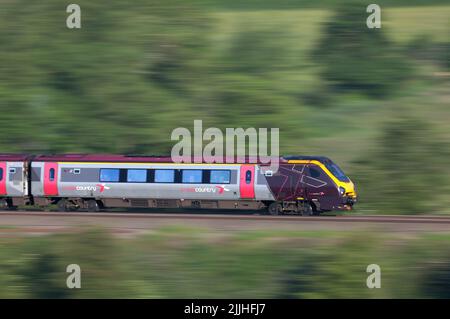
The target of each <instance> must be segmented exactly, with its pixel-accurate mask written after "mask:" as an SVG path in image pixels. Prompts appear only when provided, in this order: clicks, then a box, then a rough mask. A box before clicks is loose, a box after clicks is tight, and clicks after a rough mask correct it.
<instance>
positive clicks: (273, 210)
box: [267, 202, 283, 216]
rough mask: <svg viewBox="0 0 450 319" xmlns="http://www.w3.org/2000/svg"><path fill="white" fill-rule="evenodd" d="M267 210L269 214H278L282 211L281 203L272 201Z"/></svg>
mask: <svg viewBox="0 0 450 319" xmlns="http://www.w3.org/2000/svg"><path fill="white" fill-rule="evenodd" d="M267 211H268V212H269V214H270V215H274V216H276V215H280V214H281V212H282V211H283V209H282V207H281V204H280V203H278V202H273V203H272V204H270V205H269V208H268V209H267Z"/></svg>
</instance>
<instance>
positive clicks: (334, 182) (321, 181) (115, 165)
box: [31, 155, 356, 215]
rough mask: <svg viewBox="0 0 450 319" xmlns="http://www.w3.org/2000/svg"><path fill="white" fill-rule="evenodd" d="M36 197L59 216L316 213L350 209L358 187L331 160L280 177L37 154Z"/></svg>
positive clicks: (285, 164) (293, 165)
mask: <svg viewBox="0 0 450 319" xmlns="http://www.w3.org/2000/svg"><path fill="white" fill-rule="evenodd" d="M31 172H32V178H31V189H32V191H31V196H32V197H33V201H34V203H35V204H38V205H48V204H52V203H55V204H57V205H58V207H59V209H60V210H75V209H79V208H87V209H88V210H92V211H97V210H99V209H101V208H106V207H159V208H175V207H177V208H178V207H179V208H207V209H214V208H221V209H262V208H267V209H268V211H269V212H270V213H271V214H280V213H302V214H307V215H309V214H314V213H319V212H321V211H329V210H343V209H350V208H351V207H352V205H353V204H354V202H355V200H356V193H355V191H354V186H353V183H352V182H351V181H350V179H348V177H346V176H345V174H344V173H343V172H342V171H341V170H340V169H339V168H338V167H337V166H336V165H335V164H334V163H333V162H332V161H331V160H329V159H327V158H325V157H305V156H303V157H302V156H297V157H282V158H280V167H279V170H278V171H277V172H276V173H273V172H271V171H270V170H269V168H268V166H267V165H265V164H262V163H244V164H207V163H198V164H188V163H185V164H179V163H173V162H172V161H171V159H170V157H145V156H125V155H123V156H122V155H61V156H37V157H35V158H33V160H32V162H31Z"/></svg>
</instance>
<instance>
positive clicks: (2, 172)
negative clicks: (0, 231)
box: [0, 154, 29, 209]
mask: <svg viewBox="0 0 450 319" xmlns="http://www.w3.org/2000/svg"><path fill="white" fill-rule="evenodd" d="M28 158H29V155H22V154H0V208H1V209H8V208H10V209H11V208H14V207H17V206H19V205H26V204H28V203H29V196H28V195H29V189H28V187H29V185H28V179H27V175H28V171H27V169H28V166H27V163H28Z"/></svg>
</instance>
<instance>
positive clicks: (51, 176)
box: [44, 163, 58, 196]
mask: <svg viewBox="0 0 450 319" xmlns="http://www.w3.org/2000/svg"><path fill="white" fill-rule="evenodd" d="M44 195H45V196H54V195H58V163H45V164H44Z"/></svg>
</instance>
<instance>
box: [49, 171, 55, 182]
mask: <svg viewBox="0 0 450 319" xmlns="http://www.w3.org/2000/svg"><path fill="white" fill-rule="evenodd" d="M48 179H49V180H50V182H53V181H54V180H55V169H54V168H50V171H49V177H48Z"/></svg>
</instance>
